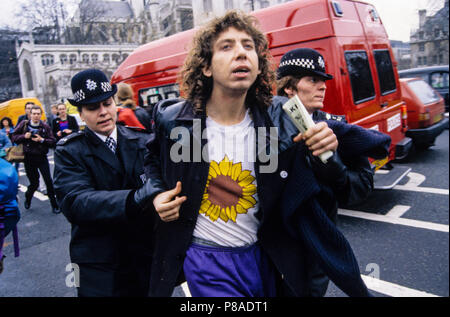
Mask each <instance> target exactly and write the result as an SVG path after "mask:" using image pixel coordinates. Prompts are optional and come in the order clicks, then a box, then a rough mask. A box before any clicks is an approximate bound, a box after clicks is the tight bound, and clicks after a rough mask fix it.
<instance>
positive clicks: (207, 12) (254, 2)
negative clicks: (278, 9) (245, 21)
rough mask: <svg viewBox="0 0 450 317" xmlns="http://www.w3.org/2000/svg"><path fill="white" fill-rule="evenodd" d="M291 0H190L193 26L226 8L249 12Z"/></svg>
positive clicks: (220, 13) (211, 17)
mask: <svg viewBox="0 0 450 317" xmlns="http://www.w3.org/2000/svg"><path fill="white" fill-rule="evenodd" d="M288 1H292V0H214V1H213V0H192V12H193V15H194V26H199V25H202V24H204V23H206V22H208V21H209V20H211V19H213V18H214V17H217V16H221V15H223V14H225V12H226V11H227V10H231V9H239V10H242V11H244V12H250V11H254V10H259V9H263V8H268V7H271V6H273V5H277V4H281V3H284V2H288Z"/></svg>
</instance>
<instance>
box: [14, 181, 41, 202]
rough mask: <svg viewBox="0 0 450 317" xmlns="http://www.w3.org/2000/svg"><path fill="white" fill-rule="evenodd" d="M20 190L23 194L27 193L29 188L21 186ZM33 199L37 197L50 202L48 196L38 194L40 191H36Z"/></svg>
mask: <svg viewBox="0 0 450 317" xmlns="http://www.w3.org/2000/svg"><path fill="white" fill-rule="evenodd" d="M19 190H20V191H21V192H22V193H25V192H26V191H27V187H26V186H23V185H22V184H19ZM33 197H36V198H37V199H39V200H42V201H45V200H48V197H47V196H46V195H43V194H41V193H40V192H38V191H35V192H34V195H33Z"/></svg>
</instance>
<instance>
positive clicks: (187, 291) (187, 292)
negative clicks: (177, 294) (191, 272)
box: [181, 282, 192, 297]
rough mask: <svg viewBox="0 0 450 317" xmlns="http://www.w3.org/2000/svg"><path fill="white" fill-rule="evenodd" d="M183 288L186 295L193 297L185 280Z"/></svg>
mask: <svg viewBox="0 0 450 317" xmlns="http://www.w3.org/2000/svg"><path fill="white" fill-rule="evenodd" d="M181 289H182V290H183V293H184V296H185V297H192V295H191V291H189V286H188V284H187V282H184V283H183V284H181Z"/></svg>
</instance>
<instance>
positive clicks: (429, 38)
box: [410, 0, 449, 68]
mask: <svg viewBox="0 0 450 317" xmlns="http://www.w3.org/2000/svg"><path fill="white" fill-rule="evenodd" d="M448 2H449V0H445V5H444V7H443V8H442V9H440V10H439V11H438V12H436V13H435V14H434V15H433V16H427V11H426V10H420V11H419V28H418V29H417V30H416V31H414V32H413V33H412V34H411V38H410V46H411V56H412V59H411V67H413V68H414V67H423V66H433V65H448V56H449V55H448V54H449V43H448V24H449V22H448V18H449V15H448V13H449V4H448Z"/></svg>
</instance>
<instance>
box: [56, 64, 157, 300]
mask: <svg viewBox="0 0 450 317" xmlns="http://www.w3.org/2000/svg"><path fill="white" fill-rule="evenodd" d="M71 86H72V92H73V94H74V97H73V99H69V102H70V103H72V104H73V105H75V106H76V107H77V108H78V111H79V113H80V117H81V119H82V120H83V121H84V122H86V128H85V129H84V130H83V131H78V132H76V133H73V134H70V135H68V136H66V137H64V138H62V139H61V140H60V141H59V142H58V144H57V147H56V151H55V172H54V178H55V181H54V182H55V189H56V194H57V198H58V201H59V202H60V206H61V209H62V211H63V213H64V215H65V216H66V218H67V219H68V221H69V222H70V223H71V225H72V237H71V241H70V257H71V260H72V262H73V263H76V264H77V265H78V267H79V274H80V275H79V282H80V283H79V288H78V296H80V297H83V296H102V297H103V296H108V297H109V296H146V295H147V292H148V284H149V274H150V272H149V270H150V264H151V251H152V248H151V242H152V239H151V234H152V229H153V223H154V221H153V216H154V215H156V212H155V210H154V209H152V210H144V209H143V208H141V207H139V205H138V204H137V203H136V201H135V198H134V197H135V196H136V191H137V190H138V189H139V188H141V187H142V185H143V184H144V183H145V174H144V170H143V159H144V153H145V142H146V140H147V139H148V134H147V133H144V132H138V131H134V130H132V129H130V128H127V127H123V126H117V125H116V117H117V109H116V104H115V102H114V99H113V96H114V94H115V93H116V91H117V87H116V85H111V84H110V83H109V81H108V80H107V78H106V75H105V74H104V73H103V72H101V71H100V70H97V69H88V70H85V71H82V72H80V73H78V74H76V75H75V76H74V77H73V78H72V81H71ZM141 196H142V195H141Z"/></svg>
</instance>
